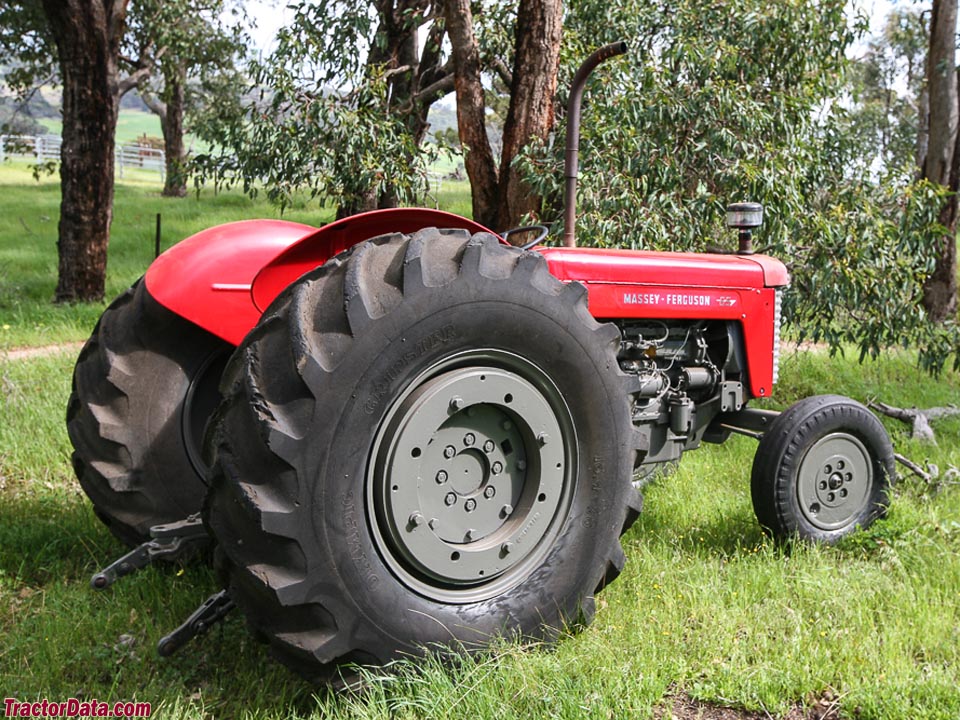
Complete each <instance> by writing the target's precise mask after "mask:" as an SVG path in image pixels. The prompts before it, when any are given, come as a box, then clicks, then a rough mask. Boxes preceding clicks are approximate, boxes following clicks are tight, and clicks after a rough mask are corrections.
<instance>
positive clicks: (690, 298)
mask: <svg viewBox="0 0 960 720" xmlns="http://www.w3.org/2000/svg"><path fill="white" fill-rule="evenodd" d="M737 302H738V299H737V297H736V295H713V294H711V293H707V292H699V293H698V292H661V291H658V290H648V291H646V292H625V293H623V304H624V305H646V306H653V307H722V308H729V307H734V306H735V305H736V304H737Z"/></svg>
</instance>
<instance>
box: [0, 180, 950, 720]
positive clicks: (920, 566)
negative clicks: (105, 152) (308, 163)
mask: <svg viewBox="0 0 960 720" xmlns="http://www.w3.org/2000/svg"><path fill="white" fill-rule="evenodd" d="M0 185H2V192H0V326H2V327H5V328H6V329H5V330H3V331H0V338H6V339H5V340H3V341H2V342H3V344H2V345H0V418H2V420H0V638H2V639H3V641H2V644H0V693H3V696H4V697H17V698H18V699H20V700H22V701H26V700H31V701H33V700H39V699H41V698H50V699H51V700H57V699H67V698H70V697H78V698H86V699H89V698H97V699H103V700H110V701H116V700H133V699H136V700H138V701H146V702H151V703H152V704H153V709H154V716H155V717H163V718H246V717H249V718H334V717H336V718H358V719H359V718H384V719H387V718H390V719H391V720H392V719H394V718H397V719H402V720H406V719H408V718H409V719H411V720H412V719H414V718H441V717H442V718H445V719H447V720H459V719H460V718H463V719H464V720H478V719H479V718H497V720H501V719H505V718H534V717H536V718H539V717H551V718H554V717H555V718H570V719H571V720H572V719H573V718H585V717H586V718H598V719H600V718H603V719H607V718H632V717H641V718H642V717H649V716H650V715H651V714H652V713H653V712H654V710H656V709H658V708H661V709H662V708H663V707H664V706H665V707H667V708H668V709H669V707H670V706H671V704H672V702H673V699H672V698H674V697H678V696H679V697H684V698H690V699H693V700H695V701H702V702H705V703H710V704H711V706H723V707H733V708H745V709H747V710H750V711H753V712H756V713H758V715H756V717H768V715H766V714H764V713H769V717H783V716H785V715H787V714H788V713H791V712H793V713H794V714H793V715H792V716H791V720H792V719H793V718H796V717H799V716H800V715H797V713H800V714H801V715H802V714H803V713H808V712H812V711H813V709H815V708H820V709H821V710H822V709H824V708H827V707H832V708H833V711H834V712H835V714H834V715H832V716H831V717H843V718H858V719H865V720H866V719H881V718H882V719H887V718H889V719H900V718H911V719H912V718H929V719H938V720H939V719H942V720H956V718H958V717H960V693H958V690H957V688H958V687H960V645H958V641H957V638H958V637H960V487H957V486H956V485H949V484H948V485H943V486H930V485H928V484H926V483H924V482H922V481H920V480H919V479H917V478H914V477H906V478H903V479H901V480H900V482H899V483H898V484H897V486H896V488H895V492H894V501H893V504H892V506H891V508H890V512H889V515H888V517H887V518H886V519H885V520H882V521H880V522H878V523H876V524H875V525H874V526H873V527H872V528H871V529H870V530H868V531H865V532H861V533H858V534H856V535H854V536H853V537H851V538H849V539H848V540H846V541H844V542H843V543H842V544H840V545H839V546H837V547H832V548H823V547H806V546H796V547H787V548H784V547H777V546H775V545H773V544H772V543H770V542H769V541H767V540H766V539H765V537H764V535H763V534H762V533H761V531H760V530H759V528H758V527H757V525H756V522H755V520H754V518H753V514H752V509H751V507H750V499H749V495H750V493H749V471H750V463H751V461H752V455H753V452H754V448H755V443H754V442H753V441H752V440H749V439H747V438H742V437H735V438H733V439H732V440H731V441H730V442H728V443H726V444H724V445H722V446H708V447H705V448H703V449H702V450H698V451H697V452H695V453H692V454H690V455H689V456H687V457H686V458H685V459H684V461H683V463H682V464H681V466H680V469H679V470H678V472H677V473H676V474H674V475H673V476H671V477H668V478H664V479H660V480H658V481H657V482H656V483H654V484H653V485H652V486H650V487H648V489H647V491H646V501H645V506H644V513H643V514H642V515H641V518H640V520H639V521H638V522H637V524H636V525H635V526H634V528H633V529H632V530H631V531H630V532H629V533H628V534H627V535H626V536H625V538H624V547H625V550H626V554H627V558H628V562H627V566H626V569H625V571H624V573H623V574H622V575H621V577H620V578H619V579H618V580H617V582H616V583H614V584H613V585H611V586H610V587H609V588H607V589H606V590H605V591H604V592H603V594H602V595H601V596H600V598H599V601H598V612H597V617H596V620H595V622H594V624H593V625H592V626H591V627H590V628H588V629H586V630H585V631H584V632H582V633H580V634H578V635H575V636H569V637H564V638H563V639H562V640H561V642H560V643H559V645H558V646H557V647H556V648H554V649H552V650H545V649H539V648H521V647H518V646H516V645H509V644H507V645H504V646H501V647H498V648H496V649H494V650H493V651H492V652H491V653H490V654H488V655H487V656H483V657H479V658H475V659H471V660H465V661H463V662H462V663H460V664H458V665H456V666H454V667H442V666H439V665H437V664H432V663H427V664H425V665H421V666H414V665H411V664H401V665H399V666H398V667H396V668H393V673H392V674H384V673H373V674H371V675H370V677H369V678H368V682H367V684H366V687H365V689H364V690H363V692H361V693H357V694H341V695H335V694H331V693H327V692H325V691H317V690H316V689H314V688H311V687H309V686H307V685H305V684H304V683H302V682H301V681H299V680H298V679H297V678H296V677H294V676H293V675H291V674H289V673H288V672H287V671H285V670H284V669H282V668H281V667H279V666H278V665H276V664H275V663H274V662H273V661H272V660H271V659H270V658H269V657H268V655H267V653H266V651H265V649H264V647H263V646H261V645H259V644H258V643H257V642H256V641H254V640H253V639H252V637H251V636H250V635H249V634H248V633H247V631H246V629H245V627H244V624H243V622H242V619H241V618H240V617H239V616H238V615H237V614H234V615H233V616H231V617H230V618H228V620H227V621H226V622H224V623H223V624H222V625H220V626H219V627H217V628H216V629H215V630H214V631H212V632H211V633H210V634H209V635H208V636H207V637H206V638H204V639H203V640H202V641H200V642H198V643H194V644H192V645H190V646H188V647H187V648H185V650H184V651H182V652H181V654H180V655H178V656H176V657H175V658H173V659H165V660H162V659H160V658H158V657H157V656H156V654H155V652H154V648H155V646H156V643H157V641H158V640H159V638H160V637H161V636H162V635H164V634H165V633H166V632H168V631H169V630H170V629H172V628H173V627H175V626H176V625H177V624H179V623H180V622H181V621H182V620H183V619H184V618H185V617H186V616H187V615H188V614H189V613H190V612H191V611H192V610H193V609H194V608H195V607H196V606H197V604H198V603H199V602H200V601H201V600H203V599H204V598H205V597H206V596H207V595H209V594H210V593H211V592H213V591H215V590H216V589H217V586H216V582H215V579H214V577H213V574H212V572H211V570H209V569H208V568H207V567H205V566H202V565H200V566H189V567H158V568H152V569H149V570H147V571H145V572H142V573H140V574H137V575H134V576H131V577H128V578H125V579H124V580H122V581H121V582H119V583H118V584H117V585H115V586H114V587H112V588H110V589H109V590H107V591H105V592H102V593H96V592H94V591H92V590H90V589H89V586H88V582H89V578H90V575H91V574H92V573H93V572H94V571H95V570H97V569H98V568H99V567H101V566H102V565H103V564H105V563H106V562H109V561H110V560H112V559H113V558H114V557H116V556H117V555H118V554H120V553H121V552H122V551H123V548H122V547H121V546H120V545H119V543H118V542H117V541H115V540H114V539H113V538H112V536H110V534H109V533H108V532H107V530H106V529H105V527H104V526H103V525H101V524H100V523H99V521H97V520H96V519H95V518H94V516H93V514H92V512H91V509H90V507H89V503H88V502H87V501H86V498H85V497H84V496H83V494H82V492H81V491H80V489H79V487H78V485H77V483H76V480H75V479H74V477H73V472H72V470H71V467H70V460H69V455H70V447H69V442H68V440H67V437H66V432H65V428H64V422H63V417H64V408H65V405H66V401H67V397H68V394H69V388H70V373H71V369H72V365H73V362H74V359H75V358H74V357H73V356H72V354H71V353H54V354H52V355H50V356H46V357H37V358H32V359H19V360H14V359H10V358H5V357H4V353H3V352H2V348H12V347H16V346H23V345H45V344H52V343H57V342H61V341H63V340H77V339H83V338H84V337H85V336H86V335H87V334H88V333H89V330H90V328H91V327H92V324H93V322H95V319H96V316H97V315H98V314H99V312H100V311H101V310H102V307H91V308H54V307H52V306H51V305H49V302H48V301H49V299H50V297H51V296H52V292H53V286H54V282H55V270H54V268H55V257H56V255H55V246H54V244H55V239H56V212H57V188H56V185H55V184H53V183H49V182H44V183H41V184H39V185H37V184H36V183H34V181H33V180H32V179H29V176H28V174H27V173H26V172H25V171H23V170H17V169H3V170H0ZM457 192H458V193H459V194H454V195H452V196H451V197H450V198H446V199H444V203H445V204H446V206H447V207H449V206H450V204H451V203H452V204H457V203H460V204H461V205H462V204H463V203H465V202H468V200H465V198H464V195H463V192H462V189H460V190H457ZM461 209H462V208H461ZM156 212H162V213H163V218H164V228H165V231H164V237H165V238H166V242H165V245H169V244H170V243H172V242H173V241H174V239H178V238H180V237H183V236H185V235H187V234H189V233H191V232H194V231H196V230H198V229H200V228H202V227H205V226H207V225H211V224H215V223H218V222H224V221H227V220H232V219H239V218H241V217H252V216H270V215H271V213H274V211H272V210H271V208H270V207H269V206H266V205H264V204H263V203H258V202H252V201H250V200H248V199H246V198H243V197H242V196H240V195H238V194H232V193H228V194H222V195H220V196H217V197H214V196H213V195H212V193H211V194H205V195H204V196H203V197H202V198H201V199H200V200H197V199H196V198H190V199H188V200H181V201H176V200H174V201H168V200H164V199H162V198H160V197H159V195H158V188H157V187H148V186H143V185H128V184H124V185H122V186H120V187H118V191H117V203H116V210H115V225H114V237H113V241H112V246H111V247H112V250H111V258H110V277H109V285H110V288H111V292H118V291H119V290H121V289H122V288H124V287H126V286H127V285H128V284H129V283H130V282H131V281H132V280H133V279H134V278H136V277H137V276H138V275H139V274H141V273H142V272H143V270H144V269H145V267H146V265H147V264H148V263H149V261H150V258H151V255H152V240H153V223H154V215H155V213H156ZM273 216H275V213H274V215H273ZM287 217H290V218H291V219H296V220H299V221H302V222H310V223H314V224H317V223H319V222H321V221H323V220H324V219H327V218H328V217H329V214H328V213H327V212H326V211H324V210H323V209H319V208H316V207H312V206H309V205H308V206H306V207H302V208H295V209H294V210H293V211H291V212H290V213H288V214H287ZM824 392H839V393H843V394H847V395H850V396H852V397H854V398H857V399H860V400H866V399H867V398H872V397H878V398H880V399H882V400H884V401H886V402H889V403H892V404H896V405H901V406H909V405H911V404H918V405H920V406H924V407H926V406H932V405H943V404H946V403H948V402H957V401H958V399H960V375H958V374H957V373H946V374H944V375H943V376H941V377H940V378H931V377H929V376H926V375H924V374H922V373H920V372H919V371H918V370H917V369H916V365H915V358H914V357H913V356H912V355H910V354H901V353H891V354H888V355H885V356H884V357H883V358H881V360H880V361H877V362H868V363H866V364H864V365H859V364H857V363H856V362H855V361H854V360H852V359H844V358H842V357H835V358H830V357H829V356H827V355H826V354H825V353H817V352H805V353H788V354H787V356H786V358H785V360H784V367H783V372H782V381H781V384H780V385H779V386H778V388H777V399H776V402H777V403H779V404H781V405H782V404H786V403H789V402H792V401H794V400H796V399H799V398H801V397H804V396H806V395H810V394H815V393H824ZM778 406H779V405H778ZM888 427H889V428H890V430H891V432H892V434H893V437H894V442H895V445H896V447H897V449H898V451H900V452H902V453H904V454H906V455H907V456H909V457H911V458H913V459H915V460H918V461H923V460H929V461H930V462H934V463H936V464H938V465H939V467H940V468H941V469H946V468H947V467H948V466H950V465H954V466H960V418H952V419H949V420H944V421H942V422H940V423H938V424H936V425H935V428H936V430H937V432H938V436H939V444H938V445H936V446H928V445H921V444H919V443H916V442H914V441H911V440H909V439H908V438H907V437H906V434H905V432H904V430H903V429H902V428H901V427H900V426H897V425H894V424H889V425H888ZM798 708H800V709H798ZM667 716H668V717H669V714H668V715H667ZM690 717H693V716H692V715H691V716H690ZM707 717H713V716H709V715H708V716H707Z"/></svg>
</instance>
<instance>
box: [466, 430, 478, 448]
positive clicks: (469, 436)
mask: <svg viewBox="0 0 960 720" xmlns="http://www.w3.org/2000/svg"><path fill="white" fill-rule="evenodd" d="M476 441H477V436H476V435H474V434H473V433H467V434H466V435H464V436H463V444H464V445H466V446H467V447H471V446H472V445H473V444H474V443H475V442H476Z"/></svg>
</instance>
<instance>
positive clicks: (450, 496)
mask: <svg viewBox="0 0 960 720" xmlns="http://www.w3.org/2000/svg"><path fill="white" fill-rule="evenodd" d="M443 502H444V504H446V506H447V507H450V506H451V505H453V504H454V503H456V502H457V494H456V493H447V496H446V497H445V498H444V499H443Z"/></svg>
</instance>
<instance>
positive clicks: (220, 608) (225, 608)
mask: <svg viewBox="0 0 960 720" xmlns="http://www.w3.org/2000/svg"><path fill="white" fill-rule="evenodd" d="M235 607H236V605H235V604H234V602H233V600H231V599H230V598H229V597H228V596H227V591H226V590H221V591H220V592H218V593H216V594H214V595H211V596H210V597H208V598H207V599H206V600H204V601H203V604H202V605H200V607H198V608H197V609H196V610H194V611H193V614H191V615H190V617H188V618H187V619H186V620H185V621H184V623H183V624H182V625H181V626H180V627H178V628H177V629H176V630H174V631H173V632H172V633H170V634H169V635H165V636H164V637H162V638H161V639H160V642H159V643H157V654H158V655H160V657H170V656H171V655H173V654H174V653H175V652H176V651H177V650H179V649H180V648H182V647H183V646H184V645H186V644H187V643H188V642H190V641H191V640H192V639H193V638H195V637H198V636H200V635H203V634H204V633H205V632H207V630H209V629H210V628H211V627H212V626H213V625H216V624H217V623H218V622H220V621H221V620H223V618H225V617H226V616H227V613H229V612H230V611H231V610H233V608H235Z"/></svg>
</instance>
